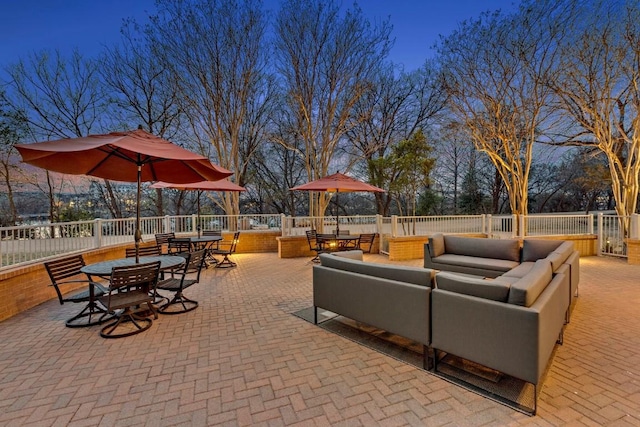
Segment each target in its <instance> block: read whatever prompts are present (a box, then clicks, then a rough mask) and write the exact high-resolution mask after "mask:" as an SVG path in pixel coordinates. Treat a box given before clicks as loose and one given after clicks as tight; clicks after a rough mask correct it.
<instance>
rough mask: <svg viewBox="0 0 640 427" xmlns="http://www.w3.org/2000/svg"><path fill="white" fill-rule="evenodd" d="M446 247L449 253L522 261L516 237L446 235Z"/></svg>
mask: <svg viewBox="0 0 640 427" xmlns="http://www.w3.org/2000/svg"><path fill="white" fill-rule="evenodd" d="M444 247H445V252H446V253H448V254H455V255H467V256H475V257H481V258H495V259H504V260H508V261H518V262H520V242H519V241H518V240H514V239H504V240H501V239H483V238H477V237H459V236H444Z"/></svg>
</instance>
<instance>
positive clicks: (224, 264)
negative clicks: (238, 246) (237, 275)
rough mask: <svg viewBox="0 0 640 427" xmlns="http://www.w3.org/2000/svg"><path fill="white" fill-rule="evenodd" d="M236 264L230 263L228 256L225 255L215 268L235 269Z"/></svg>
mask: <svg viewBox="0 0 640 427" xmlns="http://www.w3.org/2000/svg"><path fill="white" fill-rule="evenodd" d="M237 265H238V264H236V263H235V262H233V261H231V260H230V259H229V255H228V254H225V256H224V258H223V259H222V261H220V262H219V263H218V264H216V268H229V267H235V266H237Z"/></svg>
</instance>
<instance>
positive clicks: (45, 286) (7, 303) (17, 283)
mask: <svg viewBox="0 0 640 427" xmlns="http://www.w3.org/2000/svg"><path fill="white" fill-rule="evenodd" d="M278 236H280V232H279V231H275V230H274V231H262V230H247V231H241V232H240V237H239V240H238V246H237V248H236V252H238V253H250V252H276V251H277V250H278V241H277V240H276V238H277V237H278ZM223 237H224V239H225V240H228V241H230V240H231V239H232V238H233V233H223ZM145 244H146V243H145ZM305 244H306V240H305ZM126 247H133V244H128V245H121V246H111V247H106V248H100V249H97V250H93V251H89V252H85V253H83V256H84V259H85V262H86V263H87V264H92V263H95V262H100V261H108V260H112V259H117V258H123V257H124V256H125V248H126ZM50 283H51V281H50V280H49V275H48V274H47V271H46V270H45V268H44V264H43V263H37V264H29V265H25V266H22V267H16V268H12V269H8V270H4V271H2V272H0V321H2V320H5V319H8V318H10V317H11V316H15V315H16V314H18V313H20V312H22V311H25V310H28V309H30V308H32V307H35V306H37V305H39V304H42V303H43V302H45V301H48V300H50V299H57V298H58V297H57V295H56V292H55V290H54V288H53V287H51V286H49V284H50ZM84 286H86V285H84V284H82V283H81V284H79V285H68V286H65V287H64V289H63V292H71V291H75V290H76V289H79V288H83V287H84ZM67 304H72V303H67ZM81 308H82V306H81V305H80V304H78V310H80V309H81Z"/></svg>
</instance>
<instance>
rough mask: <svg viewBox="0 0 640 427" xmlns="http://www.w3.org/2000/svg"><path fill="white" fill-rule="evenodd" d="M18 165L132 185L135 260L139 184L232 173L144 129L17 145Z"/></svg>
mask: <svg viewBox="0 0 640 427" xmlns="http://www.w3.org/2000/svg"><path fill="white" fill-rule="evenodd" d="M16 148H17V149H18V152H19V153H20V155H21V156H22V161H23V162H25V163H28V164H31V165H34V166H38V167H40V168H43V169H47V170H50V171H54V172H60V173H67V174H72V175H89V176H95V177H98V178H104V179H110V180H114V181H124V182H136V183H137V184H138V188H137V203H136V231H135V244H136V261H137V260H138V256H137V254H138V250H137V249H138V248H139V246H140V240H142V234H141V232H140V185H141V182H148V181H160V180H163V181H174V182H179V183H188V182H196V181H202V180H210V181H215V180H219V179H223V178H226V177H228V176H230V175H232V174H233V172H231V171H229V170H227V169H224V168H221V167H220V166H216V165H213V164H212V163H211V162H210V161H209V159H207V158H206V157H203V156H200V155H198V154H196V153H193V152H191V151H189V150H186V149H184V148H181V147H179V146H177V145H175V144H173V143H171V142H169V141H167V140H165V139H162V138H159V137H157V136H155V135H153V134H150V133H149V132H146V131H144V130H142V129H137V130H132V131H126V132H112V133H108V134H104V135H90V136H86V137H82V138H67V139H61V140H57V141H45V142H37V143H34V144H18V145H16Z"/></svg>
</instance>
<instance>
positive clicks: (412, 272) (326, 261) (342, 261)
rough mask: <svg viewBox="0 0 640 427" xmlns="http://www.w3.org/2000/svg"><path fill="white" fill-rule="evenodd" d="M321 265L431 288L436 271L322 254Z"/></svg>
mask: <svg viewBox="0 0 640 427" xmlns="http://www.w3.org/2000/svg"><path fill="white" fill-rule="evenodd" d="M320 263H321V265H323V266H325V267H330V268H335V269H338V270H344V271H351V272H353V273H360V274H364V275H368V276H374V277H380V278H382V279H389V280H397V281H398V282H405V283H412V284H414V285H422V286H429V287H431V281H432V277H433V276H434V271H433V270H431V269H429V268H420V267H400V266H395V265H386V264H376V263H372V262H362V261H355V260H352V259H348V258H342V257H337V256H333V255H329V254H321V255H320Z"/></svg>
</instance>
